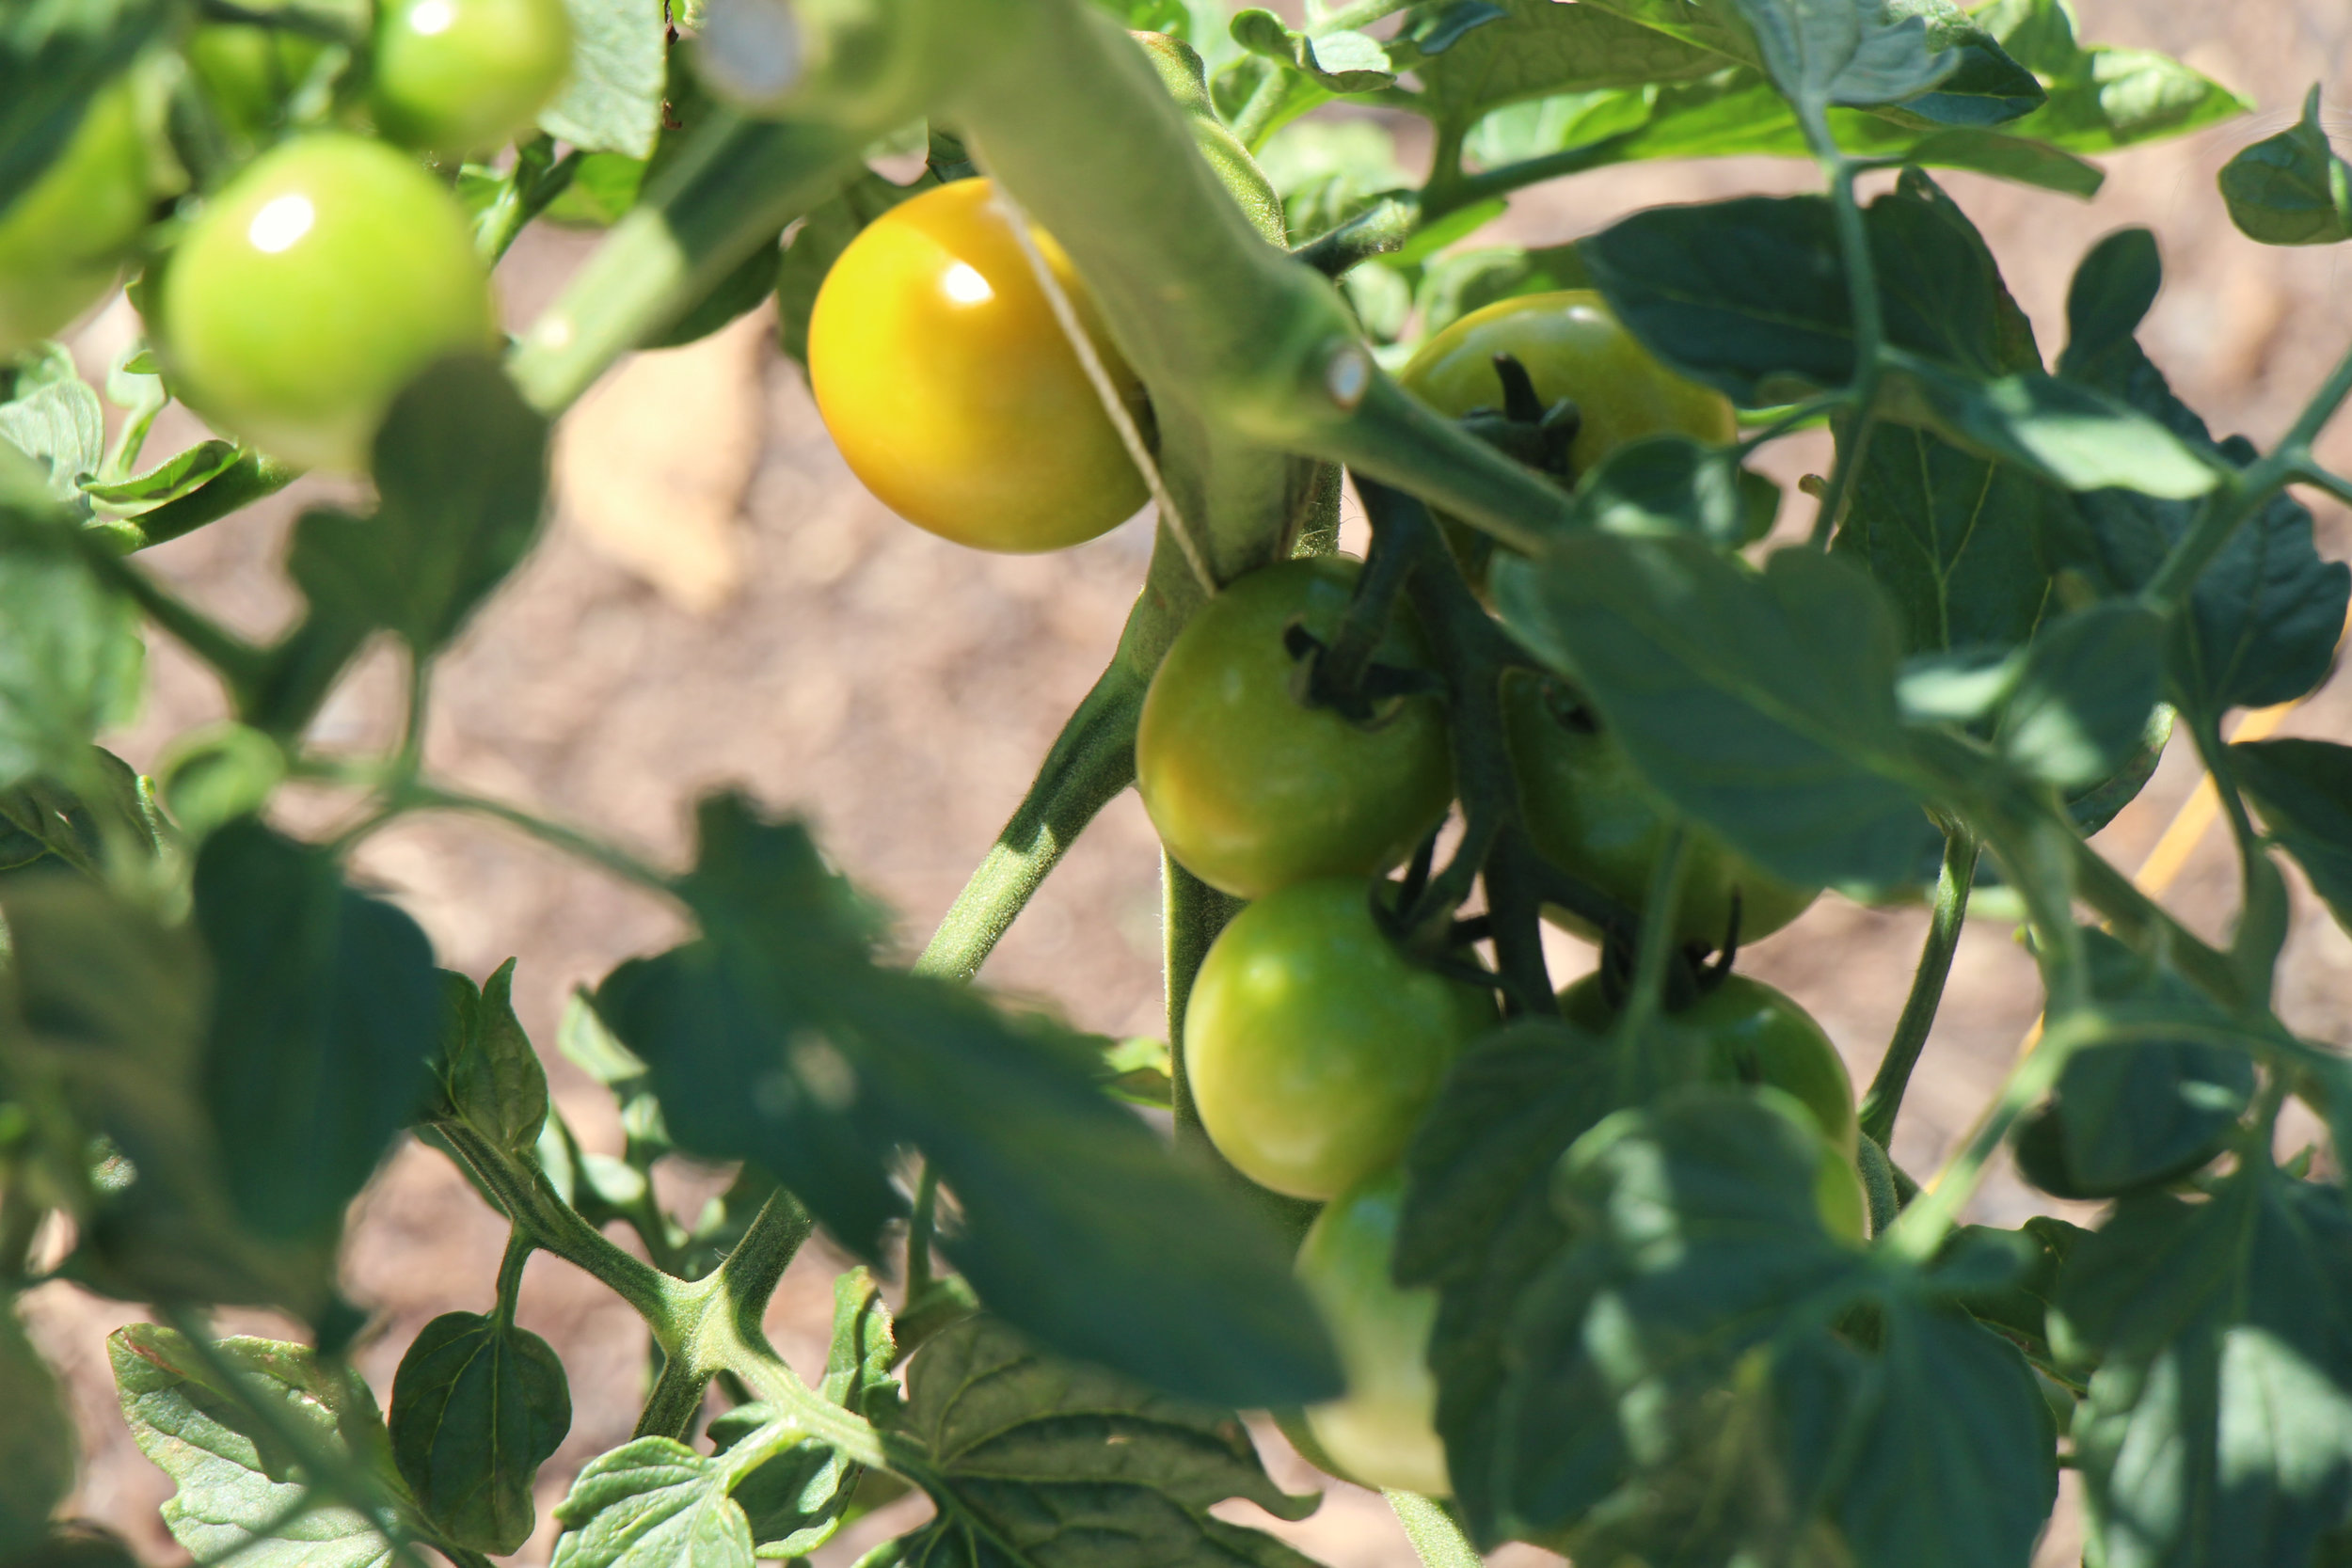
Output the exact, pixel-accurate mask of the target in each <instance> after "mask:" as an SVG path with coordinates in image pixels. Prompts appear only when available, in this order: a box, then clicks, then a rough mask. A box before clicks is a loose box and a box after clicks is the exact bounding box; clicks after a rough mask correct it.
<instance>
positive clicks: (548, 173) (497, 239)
mask: <svg viewBox="0 0 2352 1568" xmlns="http://www.w3.org/2000/svg"><path fill="white" fill-rule="evenodd" d="M582 156H583V154H582V153H581V152H580V150H579V149H578V148H574V149H572V150H570V151H569V152H566V153H564V156H563V157H561V158H558V157H556V155H555V142H554V139H553V138H552V137H549V136H547V135H536V136H532V137H530V138H529V139H527V140H525V141H522V142H519V143H517V144H516V148H515V166H514V168H513V170H512V171H510V172H509V173H508V175H507V177H506V179H505V181H504V182H503V183H502V184H501V186H500V189H499V194H498V198H497V199H496V200H494V201H492V202H491V203H490V205H489V206H488V207H487V208H486V209H485V210H484V211H483V212H482V214H480V215H478V216H477V217H476V218H475V219H474V225H473V238H474V247H475V248H476V249H477V250H479V251H481V253H482V259H483V260H484V261H487V262H489V263H491V264H492V265H496V264H497V262H498V261H499V259H500V258H501V257H503V256H504V255H505V254H506V252H507V250H508V248H509V247H510V246H512V245H514V243H515V240H516V236H517V235H519V234H521V233H522V231H523V229H524V226H526V225H527V224H529V223H530V222H531V220H532V218H535V217H537V216H538V215H539V214H541V213H544V212H546V211H547V209H548V203H549V202H551V201H553V200H554V199H555V198H557V197H559V196H562V195H563V194H564V188H565V187H566V186H568V185H570V184H571V182H572V177H573V176H574V175H575V174H577V173H579V172H580V159H581V157H582Z"/></svg>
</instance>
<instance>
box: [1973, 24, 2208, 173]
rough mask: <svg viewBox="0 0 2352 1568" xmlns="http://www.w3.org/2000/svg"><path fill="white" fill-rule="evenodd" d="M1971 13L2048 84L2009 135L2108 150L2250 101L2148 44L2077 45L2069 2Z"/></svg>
mask: <svg viewBox="0 0 2352 1568" xmlns="http://www.w3.org/2000/svg"><path fill="white" fill-rule="evenodd" d="M1974 15H1975V19H1976V21H1977V22H1978V23H1979V24H1981V25H1982V26H1983V27H1984V29H1985V30H1986V31H1987V32H1988V33H1990V34H1991V35H1992V36H1993V37H1994V38H1995V39H1997V40H1999V41H2000V44H2001V47H2002V48H2003V49H2005V50H2006V51H2008V53H2009V54H2010V55H2011V56H2012V57H2013V58H2015V59H2016V60H2017V61H2018V63H2019V64H2021V65H2024V66H2026V67H2027V68H2028V69H2030V70H2031V71H2035V72H2036V73H2037V74H2039V75H2040V76H2041V77H2042V80H2043V82H2044V84H2045V85H2046V86H2047V87H2048V89H2049V102H2048V103H2045V104H2044V105H2043V106H2042V108H2040V109H2038V110H2036V111H2034V112H2033V113H2032V114H2029V115H2027V116H2026V117H2025V118H2024V119H2018V120H2012V121H2010V124H2009V126H2008V127H2007V129H2008V130H2009V131H2010V134H2012V135H2018V136H2027V137H2031V138H2033V139H2034V140H2037V141H2043V142H2048V143H2050V144H2051V145H2053V146H2056V147H2061V148H2064V149H2066V150H2068V151H2071V152H2112V151H2115V150H2118V149H2120V148H2125V147H2130V146H2133V145H2135V144H2137V143H2139V142H2145V141H2153V140H2155V139H2156V138H2158V137H2161V136H2176V135H2183V134H2185V133H2186V132H2190V131H2195V130H2200V129H2201V128H2203V127H2205V126H2207V125H2211V124H2213V123H2214V122H2215V121H2217V120H2222V119H2229V118H2230V117H2231V116H2233V115H2237V114H2243V113H2245V112H2246V110H2247V109H2248V107H2249V105H2248V104H2247V103H2245V101H2244V100H2242V99H2240V98H2239V97H2238V96H2237V95H2236V94H2234V93H2233V92H2231V91H2230V90H2229V89H2228V88H2226V87H2220V86H2218V85H2217V84H2216V83H2214V82H2211V81H2208V80H2207V79H2206V78H2204V77H2203V76H2201V75H2199V74H2198V73H2197V72H2196V71H2191V70H2190V69H2189V68H2188V67H2186V66H2185V65H2183V64H2181V63H2180V62H2179V61H2178V60H2173V59H2168V58H2167V57H2166V56H2164V55H2159V54H2156V53H2154V52H2153V51H2152V50H2145V49H2112V48H2108V47H2106V46H2105V45H2096V44H2094V45H2092V46H2090V47H2089V48H2085V47H2083V46H2082V45H2081V44H2079V43H2077V42H2076V41H2075V39H2074V11H2073V8H2072V6H2071V4H2070V0H1992V3H1991V4H1990V5H1986V6H1981V7H1979V8H1977V10H1976V12H1975V13H1974Z"/></svg>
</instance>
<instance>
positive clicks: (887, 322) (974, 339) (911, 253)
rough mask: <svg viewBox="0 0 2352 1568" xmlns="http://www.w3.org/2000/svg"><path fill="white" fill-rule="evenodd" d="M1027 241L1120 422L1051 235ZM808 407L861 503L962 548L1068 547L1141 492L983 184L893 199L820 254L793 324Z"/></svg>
mask: <svg viewBox="0 0 2352 1568" xmlns="http://www.w3.org/2000/svg"><path fill="white" fill-rule="evenodd" d="M1029 235H1030V238H1031V239H1032V240H1034V241H1035V242H1036V244H1037V248H1038V252H1039V254H1040V255H1041V256H1042V257H1043V258H1044V261H1045V263H1046V266H1047V269H1048V270H1049V271H1050V272H1051V273H1052V274H1053V277H1054V279H1055V281H1056V282H1057V284H1058V285H1059V286H1060V288H1061V291H1062V293H1063V294H1064V295H1065V296H1066V297H1067V298H1068V299H1069V301H1070V304H1071V306H1072V307H1073V309H1075V310H1076V312H1077V314H1078V318H1079V322H1080V324H1081V325H1083V326H1084V328H1085V330H1086V336H1087V340H1088V341H1089V343H1091V344H1092V345H1093V348H1094V352H1095V354H1096V355H1097V356H1099V357H1100V359H1101V361H1102V365H1103V369H1104V372H1106V373H1107V374H1108V376H1109V378H1110V380H1111V383H1112V385H1113V386H1114V387H1115V388H1117V389H1118V391H1119V394H1120V398H1121V400H1122V401H1123V402H1124V403H1125V404H1127V405H1128V407H1129V409H1130V411H1131V412H1134V413H1136V414H1138V415H1139V414H1141V413H1142V412H1143V411H1144V399H1143V386H1142V383H1141V382H1140V381H1138V380H1137V379H1136V374H1135V372H1133V371H1131V370H1129V369H1128V368H1127V362H1126V361H1125V360H1124V359H1122V358H1121V357H1120V355H1119V351H1118V349H1117V348H1116V347H1114V346H1113V345H1112V343H1111V341H1110V338H1109V336H1108V334H1107V333H1105V332H1104V330H1103V329H1102V326H1101V324H1100V322H1099V321H1098V320H1097V319H1096V316H1095V311H1094V307H1093V303H1092V300H1091V297H1090V296H1089V294H1088V293H1087V291H1086V286H1085V285H1084V284H1083V283H1082V282H1080V281H1079V278H1078V275H1077V272H1076V270H1075V269H1074V268H1073V267H1072V266H1071V264H1070V258H1069V257H1068V256H1066V255H1064V254H1063V252H1062V249H1061V247H1060V246H1059V245H1056V244H1055V243H1054V241H1053V237H1052V236H1051V235H1048V234H1047V233H1045V232H1044V231H1043V230H1039V229H1035V228H1032V229H1031V230H1029ZM808 380H809V387H810V389H811V390H812V391H813V392H815V394H816V397H817V411H818V413H819V414H821V415H822V416H823V417H824V420H825V429H826V430H827V431H829V432H830V433H831V434H832V436H833V438H834V445H835V446H837V447H839V448H840V449H841V456H842V459H843V460H844V461H845V462H847V463H848V464H849V465H850V472H852V473H854V474H856V475H857V477H858V479H859V480H860V481H861V482H863V483H864V484H865V485H866V488H867V489H868V490H871V491H872V492H873V493H874V494H875V496H877V497H878V498H880V499H881V500H882V504H883V505H885V506H887V507H889V508H890V510H892V511H893V512H896V513H897V514H898V515H899V516H901V517H904V518H905V519H906V520H907V521H909V522H911V523H913V524H914V525H915V526H916V527H917V528H922V529H928V530H930V531H931V532H933V533H936V534H938V535H940V536H941V537H942V538H946V539H952V540H954V541H956V543H958V544H960V545H970V546H974V547H975V548H977V549H984V550H1004V551H1010V552H1029V551H1036V550H1057V549H1061V548H1064V547H1065V546H1071V545H1076V544H1081V543H1083V542H1084V541H1086V540H1089V539H1091V538H1093V537H1094V536H1095V535H1097V534H1099V533H1103V532H1105V531H1108V530H1110V529H1112V528H1114V527H1116V526H1118V525H1119V524H1120V522H1122V521H1124V520H1125V519H1127V518H1128V517H1131V516H1133V515H1135V514H1136V510H1137V509H1138V508H1140V507H1141V506H1142V505H1143V502H1144V499H1145V497H1146V495H1147V494H1148V492H1147V491H1146V489H1145V486H1144V483H1143V476H1142V475H1141V474H1140V473H1138V472H1136V465H1135V461H1134V459H1133V458H1131V457H1129V456H1128V454H1127V447H1126V444H1125V442H1123V441H1122V440H1121V439H1120V434H1119V430H1118V428H1117V427H1116V426H1115V425H1113V424H1112V423H1111V420H1110V417H1109V416H1108V415H1107V414H1105V413H1104V411H1103V404H1102V401H1101V399H1100V398H1099V397H1098V396H1097V394H1096V392H1095V389H1094V383H1093V382H1092V381H1091V380H1089V378H1088V376H1087V372H1086V368H1085V367H1084V366H1083V365H1082V364H1080V363H1079V360H1078V356H1077V354H1076V353H1075V352H1074V351H1073V349H1072V348H1071V346H1070V341H1069V340H1068V339H1067V338H1065V337H1064V336H1063V335H1062V329H1061V324H1060V323H1059V322H1058V321H1057V319H1056V317H1055V315H1054V310H1053V307H1052V306H1051V305H1050V304H1049V303H1048V302H1047V300H1046V297H1045V292H1044V291H1043V290H1042V289H1041V288H1040V287H1039V285H1038V281H1037V275H1036V274H1035V273H1034V272H1033V271H1032V270H1031V269H1030V265H1029V259H1028V257H1027V255H1026V254H1025V252H1024V251H1023V249H1022V247H1021V241H1020V238H1019V237H1018V236H1017V235H1015V234H1014V232H1013V230H1012V226H1011V225H1010V224H1009V223H1008V222H1007V221H1006V220H1005V217H1004V214H1002V213H1000V212H999V211H998V210H997V209H996V208H995V207H994V206H993V204H992V202H991V186H990V183H989V182H987V181H985V180H959V181H957V182H954V183H952V184H947V185H942V186H939V187H938V188H937V189H934V190H928V191H925V192H924V193H923V194H922V195H920V196H918V197H915V198H913V199H911V200H908V201H902V202H900V203H899V204H898V206H896V207H893V208H892V209H891V210H890V211H889V212H887V213H884V214H882V216H880V217H878V218H876V219H875V220H874V221H873V222H872V223H869V224H867V225H866V228H865V229H864V230H862V231H861V232H860V233H859V234H858V236H857V238H856V239H854V240H852V241H850V244H849V245H848V247H847V248H846V249H844V250H843V251H842V252H841V254H840V256H839V257H838V258H836V259H835V260H834V264H833V270H832V271H830V272H828V273H827V274H826V275H825V281H824V283H823V285H822V286H821V287H819V288H818V291H817V303H816V305H815V306H814V307H813V308H812V309H811V310H810V312H809V320H808Z"/></svg>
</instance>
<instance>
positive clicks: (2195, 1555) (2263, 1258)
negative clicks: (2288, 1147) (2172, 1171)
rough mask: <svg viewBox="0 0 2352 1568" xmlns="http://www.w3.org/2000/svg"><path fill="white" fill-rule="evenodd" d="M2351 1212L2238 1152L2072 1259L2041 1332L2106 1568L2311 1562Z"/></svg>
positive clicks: (2330, 1496) (2094, 1541) (2345, 1481)
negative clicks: (2197, 1195)
mask: <svg viewBox="0 0 2352 1568" xmlns="http://www.w3.org/2000/svg"><path fill="white" fill-rule="evenodd" d="M2347 1304H2352V1214H2347V1213H2346V1212H2345V1209H2344V1194H2343V1192H2342V1191H2341V1190H2340V1189H2338V1188H2335V1187H2331V1186H2316V1185H2313V1184H2312V1183H2310V1182H2305V1181H2298V1180H2292V1179H2290V1178H2288V1177H2287V1176H2285V1175H2284V1174H2283V1173H2281V1172H2280V1171H2279V1170H2277V1169H2276V1168H2274V1167H2273V1166H2272V1165H2271V1164H2270V1162H2269V1161H2268V1160H2267V1159H2266V1158H2264V1157H2262V1156H2261V1155H2260V1154H2259V1153H2258V1154H2256V1155H2255V1156H2254V1157H2253V1158H2252V1159H2251V1160H2250V1161H2249V1163H2247V1164H2245V1165H2243V1166H2242V1167H2241V1168H2240V1169H2239V1171H2238V1172H2237V1173H2236V1174H2235V1175H2234V1176H2233V1177H2231V1178H2230V1179H2229V1180H2227V1181H2226V1182H2224V1183H2222V1184H2221V1186H2220V1187H2219V1188H2218V1190H2217V1191H2216V1192H2215V1193H2214V1194H2213V1195H2212V1196H2210V1197H2207V1198H2203V1199H2201V1200H2195V1201H2191V1200H2184V1199H2182V1198H2179V1197H2175V1196H2171V1195H2169V1194H2165V1193H2153V1192H2151V1193H2137V1194H2133V1195H2131V1196H2126V1197H2124V1198H2123V1199H2122V1201H2121V1202H2119V1203H2118V1204H2117V1205H2116V1207H2115V1211H2114V1213H2113V1215H2112V1217H2110V1218H2109V1219H2108V1220H2107V1222H2106V1225H2105V1226H2103V1227H2101V1228H2100V1229H2099V1231H2098V1233H2097V1234H2095V1235H2093V1236H2091V1237H2090V1238H2089V1239H2087V1240H2086V1241H2084V1242H2083V1243H2082V1244H2081V1245H2080V1246H2078V1247H2076V1248H2075V1250H2074V1256H2073V1257H2072V1258H2070V1259H2068V1261H2067V1264H2066V1268H2065V1272H2064V1274H2063V1275H2062V1276H2061V1277H2060V1280H2059V1284H2058V1312H2057V1313H2056V1315H2055V1316H2054V1317H2053V1320H2052V1330H2053V1338H2054V1339H2055V1340H2057V1341H2058V1347H2059V1350H2060V1353H2061V1354H2063V1355H2064V1356H2066V1357H2067V1359H2068V1360H2070V1361H2072V1362H2074V1364H2077V1365H2090V1364H2096V1365H2097V1367H2098V1370H2097V1371H2095V1372H2093V1373H2092V1374H2091V1378H2090V1398H2089V1399H2088V1400H2087V1401H2086V1402H2084V1404H2083V1406H2082V1407H2081V1409H2080V1410H2078V1411H2077V1412H2076V1413H2075V1418H2074V1449H2075V1453H2076V1455H2077V1457H2078V1460H2079V1462H2080V1465H2081V1469H2082V1475H2083V1481H2084V1484H2085V1497H2086V1501H2087V1503H2088V1509H2087V1512H2088V1513H2089V1515H2090V1519H2089V1530H2088V1534H2089V1535H2090V1542H2091V1545H2092V1549H2093V1550H2096V1551H2097V1552H2099V1553H2100V1555H2101V1556H2102V1558H2103V1559H2104V1560H2105V1561H2106V1563H2107V1564H2108V1565H2109V1568H2141V1565H2151V1568H2153V1565H2156V1564H2169V1563H2189V1562H2229V1563H2233V1564H2239V1563H2242V1564H2246V1565H2247V1568H2271V1565H2276V1568H2287V1565H2289V1564H2294V1565H2297V1568H2299V1565H2301V1564H2304V1563H2307V1562H2310V1561H2312V1560H2313V1547H2314V1546H2315V1545H2316V1544H2317V1543H2318V1541H2319V1539H2320V1537H2321V1536H2322V1534H2323V1533H2324V1532H2326V1531H2328V1530H2330V1529H2333V1528H2336V1527H2338V1526H2340V1525H2341V1524H2342V1523H2343V1521H2344V1514H2345V1512H2346V1509H2347V1508H2348V1507H2352V1397H2347V1395H2346V1392H2345V1391H2346V1389H2347V1388H2352V1311H2348V1310H2347Z"/></svg>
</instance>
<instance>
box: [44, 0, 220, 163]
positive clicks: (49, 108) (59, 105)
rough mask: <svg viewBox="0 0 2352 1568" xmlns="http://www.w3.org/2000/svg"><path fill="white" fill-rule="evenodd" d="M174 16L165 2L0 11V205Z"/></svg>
mask: <svg viewBox="0 0 2352 1568" xmlns="http://www.w3.org/2000/svg"><path fill="white" fill-rule="evenodd" d="M178 20H179V9H178V8H177V7H175V6H172V5H170V4H167V0H19V3H18V4H14V5H11V6H8V8H5V9H0V208H6V207H7V206H8V204H9V203H11V202H13V201H14V200H15V199H16V198H18V197H19V196H21V195H23V194H24V191H25V190H26V189H27V188H29V187H30V186H31V185H32V183H33V182H35V181H36V180H38V179H40V177H41V175H42V174H43V173H45V172H47V170H48V168H49V166H50V163H51V162H52V160H54V159H55V158H56V157H57V155H58V154H59V153H61V152H62V151H64V150H65V146H66V144H67V142H69V141H71V140H72V136H73V133H74V131H75V129H76V128H77V127H79V126H80V124H81V122H82V111H83V110H84V109H85V108H86V107H87V105H88V103H89V100H90V96H91V94H93V93H94V92H96V91H97V90H98V89H99V88H100V87H103V85H104V84H105V83H106V82H107V81H108V80H110V79H111V78H112V77H114V76H115V75H116V74H117V73H118V72H119V71H122V70H123V69H124V68H126V67H128V66H129V65H130V64H131V62H132V61H133V60H134V59H135V58H137V57H138V55H139V54H140V53H141V52H142V51H143V50H145V49H146V48H147V46H148V45H149V44H150V43H151V42H153V41H154V40H156V39H157V38H159V37H160V36H162V34H163V33H164V32H165V30H166V29H167V28H168V27H170V26H171V25H173V24H175V23H177V21H178Z"/></svg>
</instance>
